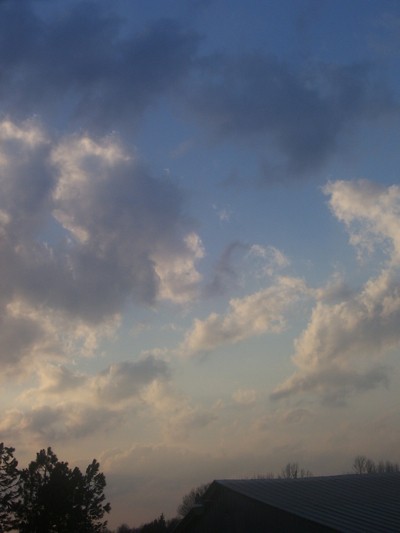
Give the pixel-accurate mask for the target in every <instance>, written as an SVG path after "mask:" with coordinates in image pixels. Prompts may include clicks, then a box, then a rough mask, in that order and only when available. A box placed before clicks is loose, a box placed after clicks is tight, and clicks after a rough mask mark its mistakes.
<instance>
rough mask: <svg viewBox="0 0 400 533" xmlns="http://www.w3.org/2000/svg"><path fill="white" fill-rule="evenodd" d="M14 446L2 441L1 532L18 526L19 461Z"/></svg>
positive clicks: (0, 469)
mask: <svg viewBox="0 0 400 533" xmlns="http://www.w3.org/2000/svg"><path fill="white" fill-rule="evenodd" d="M14 451H15V449H14V448H11V447H7V446H4V443H3V442H1V443H0V532H3V531H11V530H12V529H15V527H16V518H15V514H14V511H15V505H16V503H17V501H18V496H19V491H20V482H19V471H18V461H17V460H16V459H15V457H14Z"/></svg>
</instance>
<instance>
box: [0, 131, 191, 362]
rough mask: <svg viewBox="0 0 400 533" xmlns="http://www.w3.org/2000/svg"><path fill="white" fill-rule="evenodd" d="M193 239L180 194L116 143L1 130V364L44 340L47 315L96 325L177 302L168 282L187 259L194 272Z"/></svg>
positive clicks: (110, 140) (112, 140) (106, 140)
mask: <svg viewBox="0 0 400 533" xmlns="http://www.w3.org/2000/svg"><path fill="white" fill-rule="evenodd" d="M192 229H193V228H192V222H191V221H189V220H188V219H187V217H186V216H185V215H184V214H183V197H182V194H181V191H180V190H179V189H178V188H177V187H176V186H175V185H174V184H173V183H171V182H170V181H167V180H162V179H158V178H155V177H153V176H151V175H150V174H149V172H148V171H147V170H146V169H145V168H144V167H143V165H142V164H141V163H140V162H139V161H138V160H137V158H136V157H132V156H130V155H127V154H125V153H124V151H123V148H122V147H121V145H120V143H119V141H118V139H114V138H106V139H102V140H100V141H98V142H96V141H95V140H93V139H92V138H90V137H88V136H71V137H66V138H63V139H58V140H54V139H49V138H47V137H46V134H45V133H44V132H43V130H42V129H41V128H40V127H39V126H38V125H37V124H35V123H33V122H25V123H21V124H20V125H16V124H15V123H13V122H11V121H7V120H5V121H2V122H0V237H1V240H0V258H1V261H0V279H1V287H2V291H1V294H0V312H1V313H2V314H3V322H2V323H3V324H5V325H6V326H7V335H6V338H7V342H6V343H3V345H2V350H1V351H0V353H1V360H2V361H3V362H8V363H10V362H12V361H14V362H17V361H20V360H21V359H22V358H23V357H24V354H26V353H28V352H29V349H31V348H33V347H34V345H35V344H37V343H39V342H40V341H41V340H44V337H45V336H46V335H47V333H49V331H50V330H49V328H48V326H45V324H44V322H43V317H44V316H47V317H48V314H49V313H51V314H54V317H56V316H58V318H60V316H64V317H66V318H68V320H69V321H72V323H73V322H78V323H79V321H82V322H83V323H85V324H87V325H95V324H99V323H101V322H103V321H106V320H108V319H110V318H113V317H114V316H115V315H116V314H117V313H120V312H122V311H123V309H124V306H125V304H126V302H127V301H134V302H136V303H141V304H153V303H154V302H155V301H156V300H157V299H158V298H167V299H168V298H169V299H174V296H175V294H174V287H172V286H171V287H169V285H168V287H169V289H170V292H168V295H167V296H166V295H165V294H164V293H163V294H164V295H161V285H162V287H163V290H165V284H168V283H169V282H168V280H167V279H162V275H163V273H164V272H165V271H166V272H168V265H169V264H170V262H171V261H176V262H178V263H179V262H180V260H181V259H183V260H185V261H188V260H189V259H190V260H191V262H190V265H189V266H188V269H189V270H190V273H191V272H194V273H196V272H197V271H196V270H195V267H194V264H193V261H194V260H195V258H196V257H197V255H196V253H197V251H196V249H192V248H191V247H190V242H189V243H188V241H187V239H186V237H187V235H188V233H189V234H191V232H192ZM189 267H190V268H189ZM165 269H167V270H165ZM159 272H161V274H160V273H159ZM180 290H181V289H180ZM188 297H189V296H188ZM46 320H47V319H46ZM66 325H67V323H66ZM68 327H69V326H68ZM50 329H51V328H50ZM66 334H67V333H66ZM13 339H14V340H13ZM52 342H53V341H52ZM59 349H60V347H59V348H58V350H59ZM11 354H12V355H11Z"/></svg>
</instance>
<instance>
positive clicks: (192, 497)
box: [177, 483, 210, 518]
mask: <svg viewBox="0 0 400 533" xmlns="http://www.w3.org/2000/svg"><path fill="white" fill-rule="evenodd" d="M209 486H210V483H205V484H204V485H199V486H198V487H196V488H194V489H192V490H191V491H190V492H189V493H188V494H186V495H185V496H184V497H183V499H182V502H181V504H180V505H179V507H178V509H177V513H178V516H180V517H181V518H183V517H184V516H186V515H187V514H188V512H189V511H190V509H191V508H192V507H193V505H195V504H196V503H200V501H201V498H202V497H203V495H204V493H205V492H206V490H207V489H208V487H209Z"/></svg>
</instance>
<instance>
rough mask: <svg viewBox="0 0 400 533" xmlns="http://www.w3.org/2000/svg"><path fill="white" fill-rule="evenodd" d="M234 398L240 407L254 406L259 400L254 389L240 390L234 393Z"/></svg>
mask: <svg viewBox="0 0 400 533" xmlns="http://www.w3.org/2000/svg"><path fill="white" fill-rule="evenodd" d="M232 397H233V400H234V401H235V402H236V403H237V404H238V405H253V404H255V403H256V400H257V391H256V390H254V389H238V390H236V391H235V392H234V393H233V395H232Z"/></svg>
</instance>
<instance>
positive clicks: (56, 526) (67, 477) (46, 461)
mask: <svg viewBox="0 0 400 533" xmlns="http://www.w3.org/2000/svg"><path fill="white" fill-rule="evenodd" d="M99 466H100V465H99V463H98V462H97V461H96V460H93V461H92V463H91V464H89V466H88V467H87V469H86V473H85V474H82V472H81V471H80V470H79V468H77V467H76V468H74V469H73V470H71V469H70V468H69V467H68V463H65V462H60V461H59V460H58V458H57V456H56V455H55V453H54V452H53V451H52V449H51V448H47V450H41V451H40V452H39V453H37V454H36V461H32V462H31V463H30V464H29V466H28V468H25V469H24V470H22V471H21V482H22V484H21V500H20V503H19V505H18V506H17V518H18V529H19V531H20V533H53V532H54V533H71V532H72V531H74V532H79V533H97V532H103V531H104V530H105V527H106V524H107V522H102V518H103V516H104V514H105V513H108V512H109V511H110V504H109V503H104V500H105V496H104V493H103V491H104V487H105V485H106V482H105V477H104V474H102V473H100V472H99Z"/></svg>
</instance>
